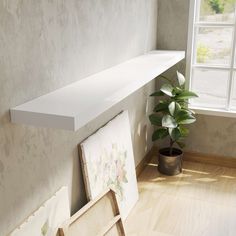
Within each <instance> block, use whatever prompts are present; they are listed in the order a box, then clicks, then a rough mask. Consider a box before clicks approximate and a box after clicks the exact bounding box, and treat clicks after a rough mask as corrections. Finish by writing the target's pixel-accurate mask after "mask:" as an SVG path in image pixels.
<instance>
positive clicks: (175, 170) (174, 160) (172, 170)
mask: <svg viewBox="0 0 236 236" xmlns="http://www.w3.org/2000/svg"><path fill="white" fill-rule="evenodd" d="M182 159H183V152H182V151H181V150H180V149H177V148H173V152H172V155H171V156H170V148H162V149H160V150H159V157H158V170H159V172H160V173H162V174H165V175H178V174H180V173H181V172H182Z"/></svg>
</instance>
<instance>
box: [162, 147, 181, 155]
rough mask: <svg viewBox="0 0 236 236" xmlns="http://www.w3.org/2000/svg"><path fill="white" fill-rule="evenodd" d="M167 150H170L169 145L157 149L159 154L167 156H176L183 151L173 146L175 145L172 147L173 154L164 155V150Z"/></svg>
mask: <svg viewBox="0 0 236 236" xmlns="http://www.w3.org/2000/svg"><path fill="white" fill-rule="evenodd" d="M169 150H170V148H169V147H165V148H161V149H159V154H160V155H163V156H168V157H177V156H181V155H183V151H182V150H181V149H179V148H175V147H174V148H173V151H175V153H173V155H171V156H170V155H166V154H165V153H164V152H167V151H169Z"/></svg>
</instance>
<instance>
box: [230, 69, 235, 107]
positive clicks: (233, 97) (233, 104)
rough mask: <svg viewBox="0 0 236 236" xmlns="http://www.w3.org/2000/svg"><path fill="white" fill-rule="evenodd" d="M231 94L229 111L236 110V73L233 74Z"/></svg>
mask: <svg viewBox="0 0 236 236" xmlns="http://www.w3.org/2000/svg"><path fill="white" fill-rule="evenodd" d="M232 91H233V93H232V100H231V103H230V104H231V109H232V110H236V72H234V81H233V90H232Z"/></svg>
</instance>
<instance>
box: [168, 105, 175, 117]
mask: <svg viewBox="0 0 236 236" xmlns="http://www.w3.org/2000/svg"><path fill="white" fill-rule="evenodd" d="M168 109H169V112H170V114H171V115H172V116H173V115H174V113H175V102H171V103H170V104H169V106H168Z"/></svg>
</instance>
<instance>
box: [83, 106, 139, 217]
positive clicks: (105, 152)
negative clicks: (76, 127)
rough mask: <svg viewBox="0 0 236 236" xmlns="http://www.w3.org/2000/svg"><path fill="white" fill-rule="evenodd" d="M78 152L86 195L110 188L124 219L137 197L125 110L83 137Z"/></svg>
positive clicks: (127, 117)
mask: <svg viewBox="0 0 236 236" xmlns="http://www.w3.org/2000/svg"><path fill="white" fill-rule="evenodd" d="M79 152H80V158H81V162H82V169H83V175H84V181H85V186H86V193H87V197H88V199H89V200H92V199H94V198H96V197H97V196H98V195H99V194H100V193H101V192H103V191H104V189H107V188H111V189H112V190H114V192H115V193H116V195H117V199H118V205H119V207H120V211H121V216H122V218H123V219H126V217H127V216H128V214H129V212H130V210H131V209H132V208H133V206H134V205H135V203H136V202H137V200H138V188H137V179H136V173H135V165H134V155H133V148H132V140H131V134H130V124H129V116H128V111H124V112H122V113H121V114H119V115H117V116H116V117H115V118H114V119H112V120H111V121H110V122H109V123H107V124H106V125H105V126H104V127H102V128H101V129H99V130H98V131H97V132H96V133H95V134H93V135H91V136H90V137H89V138H87V139H86V140H85V141H83V142H82V143H81V144H80V145H79Z"/></svg>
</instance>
